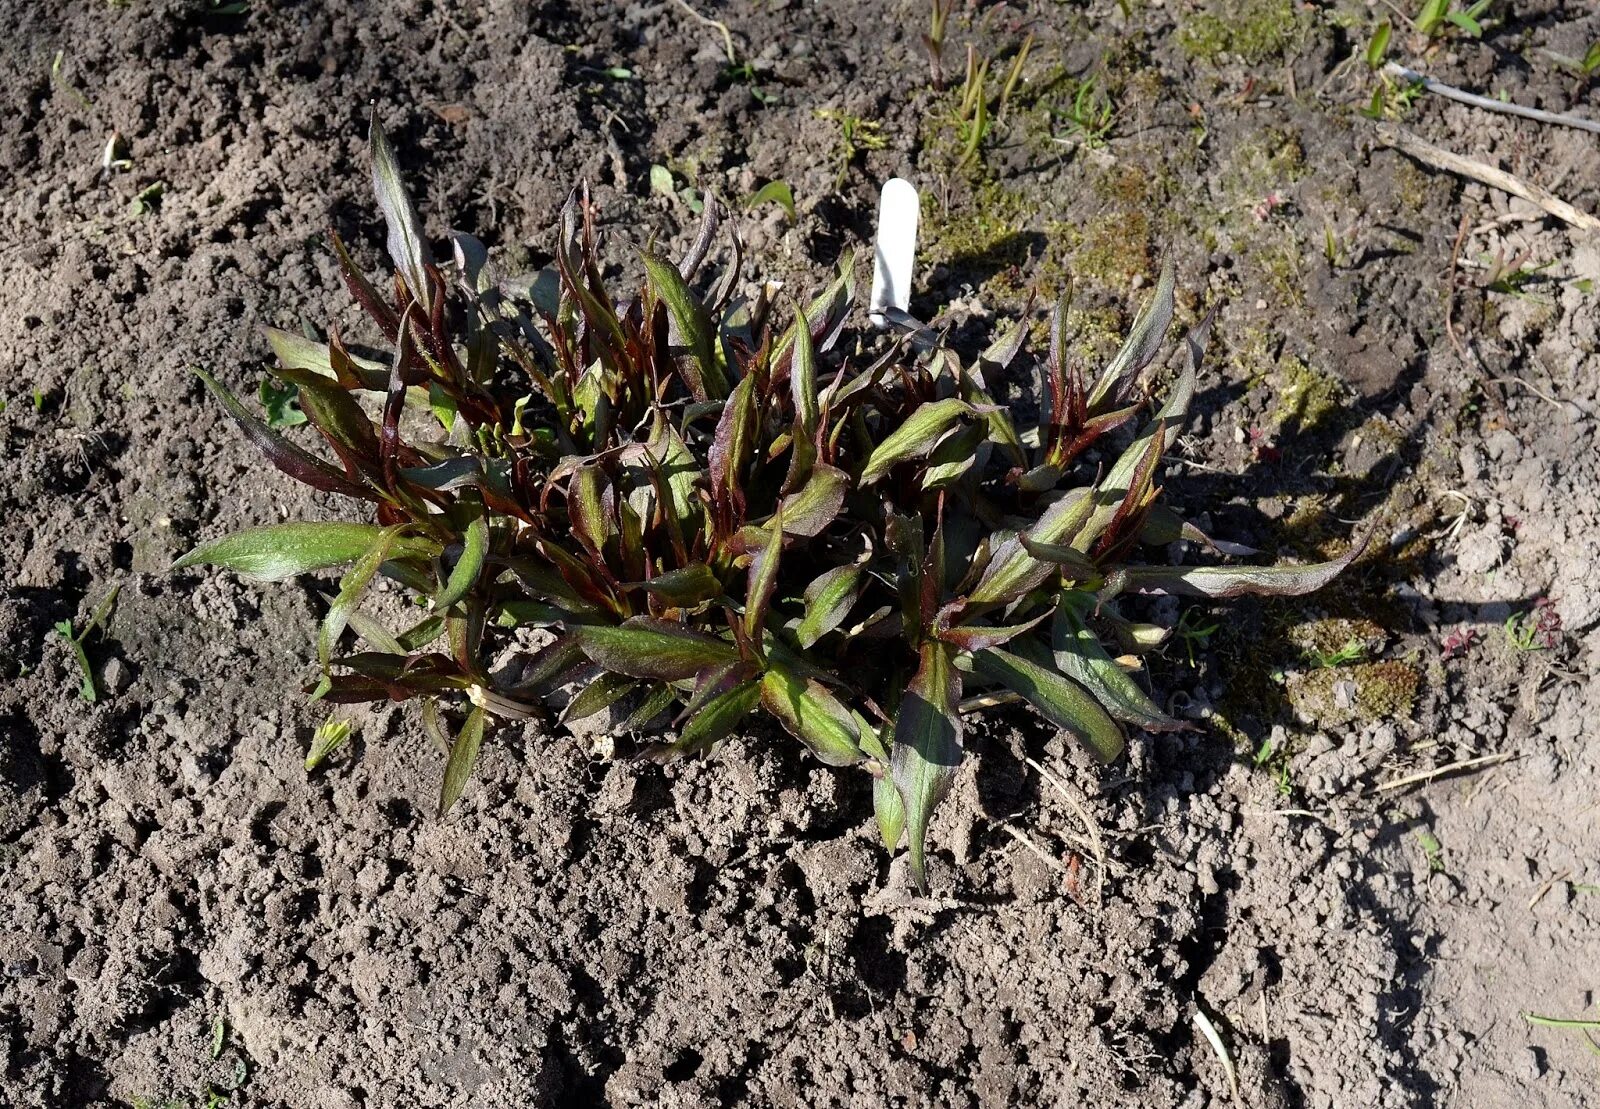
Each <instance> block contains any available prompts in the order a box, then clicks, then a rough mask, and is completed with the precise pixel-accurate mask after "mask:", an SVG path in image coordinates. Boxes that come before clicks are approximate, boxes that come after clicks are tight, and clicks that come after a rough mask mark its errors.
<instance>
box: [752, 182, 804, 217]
mask: <svg viewBox="0 0 1600 1109" xmlns="http://www.w3.org/2000/svg"><path fill="white" fill-rule="evenodd" d="M763 204H777V205H779V206H780V207H781V208H782V209H783V210H784V211H785V212H787V213H788V214H789V220H790V222H793V221H795V220H797V219H799V218H800V217H799V215H798V214H796V212H795V207H794V190H793V189H791V188H789V183H788V182H787V181H768V182H767V183H766V184H765V185H762V186H761V187H760V188H759V189H757V190H756V191H755V192H753V193H751V194H750V195H749V196H748V197H747V198H745V202H744V206H745V208H746V209H750V208H759V207H760V206H761V205H763Z"/></svg>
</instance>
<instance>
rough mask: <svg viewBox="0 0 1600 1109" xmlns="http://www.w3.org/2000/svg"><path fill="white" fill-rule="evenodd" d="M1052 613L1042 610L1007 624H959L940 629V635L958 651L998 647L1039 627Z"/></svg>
mask: <svg viewBox="0 0 1600 1109" xmlns="http://www.w3.org/2000/svg"><path fill="white" fill-rule="evenodd" d="M1049 615H1050V613H1049V612H1048V611H1046V612H1041V613H1040V614H1039V615H1037V616H1035V617H1034V618H1033V619H1032V620H1027V621H1024V622H1023V623H1021V624H1007V625H1004V626H1003V627H995V626H991V625H988V624H957V625H956V626H955V627H951V628H941V629H938V637H939V638H940V639H941V640H943V641H944V642H946V643H948V644H950V645H951V646H953V647H955V648H956V649H957V650H958V651H981V650H983V649H985V648H987V647H998V646H1000V645H1001V644H1002V643H1009V642H1010V641H1011V640H1013V639H1015V638H1017V636H1019V635H1022V634H1023V633H1024V632H1028V631H1032V630H1033V629H1034V628H1036V627H1038V626H1039V625H1040V624H1041V623H1043V621H1044V620H1045V618H1046V617H1047V616H1049Z"/></svg>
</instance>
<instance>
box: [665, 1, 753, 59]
mask: <svg viewBox="0 0 1600 1109" xmlns="http://www.w3.org/2000/svg"><path fill="white" fill-rule="evenodd" d="M672 2H673V3H674V4H676V5H678V7H680V8H682V9H683V10H684V11H685V12H687V13H688V14H689V16H690V17H691V18H692V19H694V20H695V21H696V22H698V23H701V24H703V25H704V26H706V27H715V28H716V29H717V30H718V31H720V32H721V33H722V45H723V46H724V47H725V48H726V49H727V51H728V64H729V65H738V64H739V58H738V55H737V54H735V53H734V50H733V34H732V33H731V32H730V31H729V30H728V25H727V24H726V23H723V22H722V21H721V20H718V19H712V18H710V17H709V16H704V15H701V14H700V13H699V12H697V11H695V10H694V9H693V8H691V7H690V6H689V4H688V0H672Z"/></svg>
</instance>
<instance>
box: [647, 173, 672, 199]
mask: <svg viewBox="0 0 1600 1109" xmlns="http://www.w3.org/2000/svg"><path fill="white" fill-rule="evenodd" d="M650 191H651V192H653V193H657V194H659V195H661V196H664V197H666V198H667V199H669V200H675V199H677V196H678V189H677V186H675V185H674V184H673V182H672V171H671V170H670V169H668V168H667V167H666V166H662V165H654V166H651V167H650Z"/></svg>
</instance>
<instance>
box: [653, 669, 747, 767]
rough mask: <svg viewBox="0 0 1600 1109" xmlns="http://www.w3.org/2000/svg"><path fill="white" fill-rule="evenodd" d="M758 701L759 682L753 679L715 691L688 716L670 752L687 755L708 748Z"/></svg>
mask: <svg viewBox="0 0 1600 1109" xmlns="http://www.w3.org/2000/svg"><path fill="white" fill-rule="evenodd" d="M760 700H761V683H760V682H758V681H755V680H754V679H752V680H750V681H745V682H740V683H739V684H738V685H736V686H734V687H733V688H732V689H728V690H724V691H723V692H721V693H719V694H717V695H716V696H715V697H712V698H711V699H710V700H709V701H707V702H706V703H705V704H703V705H701V706H700V707H699V708H698V709H697V710H696V711H694V712H693V713H691V714H690V715H689V719H688V721H687V722H686V723H685V724H684V726H683V730H682V731H680V732H679V733H678V740H677V742H676V743H673V744H672V745H671V752H672V753H673V754H674V755H688V754H695V753H698V752H701V751H709V750H710V749H711V748H712V747H714V746H715V745H716V744H717V743H719V742H721V741H722V740H724V739H726V738H727V737H728V736H729V735H730V734H731V733H732V732H733V730H734V729H735V728H737V727H738V726H739V724H740V723H741V722H742V721H743V720H744V719H745V717H747V716H749V715H750V714H751V713H752V712H754V711H755V707H756V704H757V703H758V702H759V701H760Z"/></svg>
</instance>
